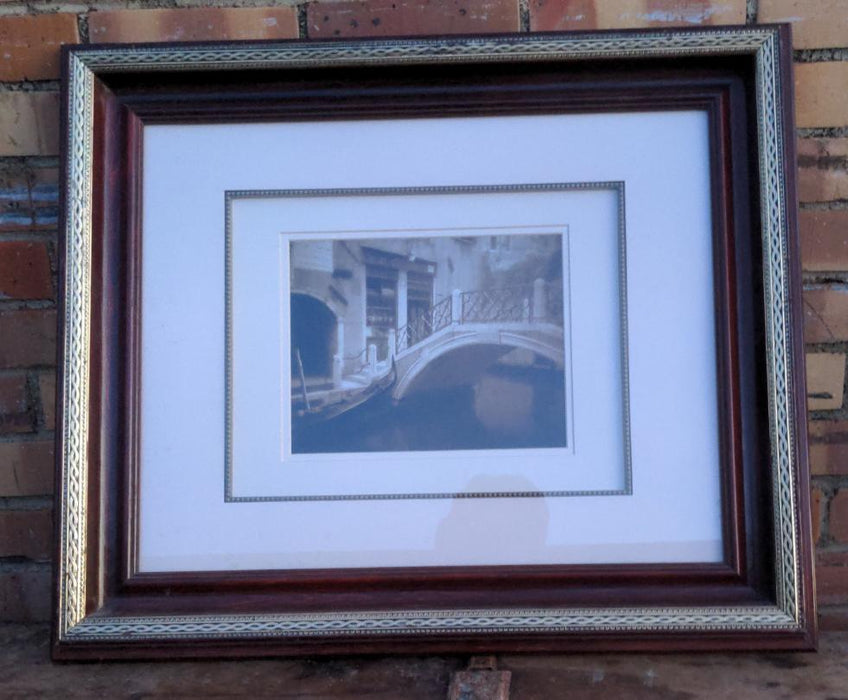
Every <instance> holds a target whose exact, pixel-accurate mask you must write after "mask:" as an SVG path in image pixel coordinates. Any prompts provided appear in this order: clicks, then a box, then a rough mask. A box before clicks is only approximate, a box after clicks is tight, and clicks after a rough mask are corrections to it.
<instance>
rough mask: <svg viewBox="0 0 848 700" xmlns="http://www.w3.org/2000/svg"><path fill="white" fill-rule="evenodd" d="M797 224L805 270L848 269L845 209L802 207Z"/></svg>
mask: <svg viewBox="0 0 848 700" xmlns="http://www.w3.org/2000/svg"><path fill="white" fill-rule="evenodd" d="M799 226H800V230H801V265H802V266H803V268H804V269H805V270H809V271H811V272H813V271H832V272H836V271H839V272H845V271H848V209H803V210H801V212H800V218H799Z"/></svg>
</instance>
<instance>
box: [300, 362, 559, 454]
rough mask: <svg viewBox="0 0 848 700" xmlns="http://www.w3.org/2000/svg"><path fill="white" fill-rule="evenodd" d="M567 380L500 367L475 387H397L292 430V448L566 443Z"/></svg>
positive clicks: (551, 372) (536, 370)
mask: <svg viewBox="0 0 848 700" xmlns="http://www.w3.org/2000/svg"><path fill="white" fill-rule="evenodd" d="M566 434H567V431H566V413H565V379H564V373H563V371H562V370H559V369H556V368H552V367H545V366H529V367H528V366H512V365H495V366H493V367H491V368H490V369H489V370H488V371H486V373H485V374H483V375H482V377H480V378H479V379H478V380H477V381H476V382H475V383H474V384H469V385H461V386H447V387H436V388H426V387H424V388H420V389H418V390H416V391H413V392H411V393H410V394H408V395H407V396H406V397H405V398H404V399H402V400H401V401H398V402H395V401H394V400H393V399H392V396H391V389H389V390H387V391H385V392H384V393H382V394H380V395H378V396H375V397H372V398H371V399H370V400H368V401H366V402H365V403H363V404H362V405H360V406H357V407H356V408H354V409H352V410H350V411H348V412H347V413H344V414H342V415H340V416H337V417H336V418H333V419H331V420H327V421H324V422H320V423H314V424H311V425H308V426H302V425H295V426H293V428H292V452H294V453H320V452H391V451H420V450H478V449H509V448H529V447H565V446H566Z"/></svg>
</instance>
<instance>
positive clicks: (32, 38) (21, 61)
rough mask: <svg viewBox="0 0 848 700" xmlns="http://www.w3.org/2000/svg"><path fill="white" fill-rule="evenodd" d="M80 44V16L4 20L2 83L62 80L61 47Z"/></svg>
mask: <svg viewBox="0 0 848 700" xmlns="http://www.w3.org/2000/svg"><path fill="white" fill-rule="evenodd" d="M77 42H79V32H78V30H77V16H76V15H73V14H69V13H59V14H52V15H34V16H26V15H24V16H15V17H2V18H0V45H2V47H3V51H2V52H0V80H5V81H17V80H51V79H56V78H58V77H59V72H60V68H59V66H60V62H59V47H60V46H61V45H62V44H75V43H77Z"/></svg>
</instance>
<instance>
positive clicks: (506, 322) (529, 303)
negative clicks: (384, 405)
mask: <svg viewBox="0 0 848 700" xmlns="http://www.w3.org/2000/svg"><path fill="white" fill-rule="evenodd" d="M391 341H394V352H393V358H392V359H393V361H394V369H395V375H396V376H395V382H394V385H393V387H392V396H393V397H394V398H395V399H402V398H403V397H404V396H405V395H406V394H407V393H408V392H409V391H410V390H411V389H412V388H413V387H414V386H415V385H416V383H417V382H418V381H424V380H425V379H426V382H427V384H428V385H431V384H432V382H433V381H441V382H442V383H448V384H450V383H461V382H462V381H465V382H470V381H473V380H474V379H475V376H476V375H478V374H481V373H482V372H485V371H486V369H487V368H488V367H489V366H490V365H492V364H493V363H494V362H497V360H498V359H500V357H502V356H503V355H505V354H507V353H509V352H511V351H512V350H514V349H516V348H522V349H524V350H530V351H532V352H533V353H535V354H536V355H538V356H540V357H544V358H547V359H548V360H550V361H551V362H552V363H554V364H555V365H556V366H557V367H559V368H562V367H563V365H564V344H563V311H562V291H561V287H560V285H556V286H554V285H549V284H547V283H545V282H544V281H543V280H536V282H534V283H533V284H532V285H524V286H519V287H503V288H495V289H488V290H474V291H465V292H462V291H454V292H453V294H451V296H449V297H446V298H445V299H443V300H442V301H441V302H439V303H438V304H436V305H435V306H433V307H432V309H431V310H430V312H429V313H428V314H424V315H422V316H419V317H418V318H417V319H415V320H414V321H413V322H412V323H410V324H407V325H406V326H404V327H403V328H400V329H399V330H398V331H397V333H396V335H395V337H394V338H391V339H390V343H391ZM390 347H391V344H390ZM435 369H437V370H438V371H434V370H435Z"/></svg>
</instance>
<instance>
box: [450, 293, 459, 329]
mask: <svg viewBox="0 0 848 700" xmlns="http://www.w3.org/2000/svg"><path fill="white" fill-rule="evenodd" d="M451 323H462V292H460V291H459V290H458V289H454V290H453V291H452V292H451Z"/></svg>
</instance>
